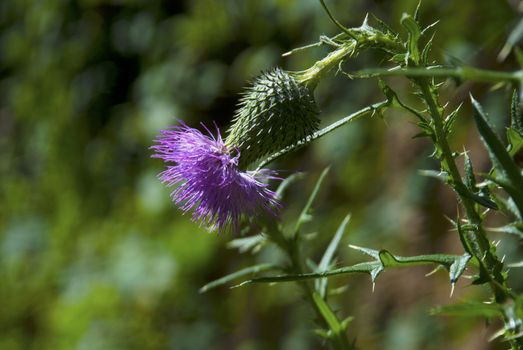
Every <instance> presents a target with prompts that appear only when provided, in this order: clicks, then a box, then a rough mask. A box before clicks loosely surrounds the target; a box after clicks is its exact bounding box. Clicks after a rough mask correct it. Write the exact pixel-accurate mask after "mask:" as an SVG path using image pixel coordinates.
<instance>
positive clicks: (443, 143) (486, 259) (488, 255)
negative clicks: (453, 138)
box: [414, 77, 523, 350]
mask: <svg viewBox="0 0 523 350" xmlns="http://www.w3.org/2000/svg"><path fill="white" fill-rule="evenodd" d="M414 81H415V82H416V84H417V85H418V87H419V88H420V90H421V93H422V95H423V99H424V100H425V102H426V103H427V105H428V107H429V112H430V115H431V117H432V120H433V121H434V131H435V134H436V141H435V142H437V143H438V145H439V147H440V149H441V154H442V157H441V158H442V159H441V161H442V163H443V165H444V166H445V168H446V169H447V171H448V173H449V176H450V178H451V183H450V185H451V186H452V187H453V188H454V190H455V191H456V193H457V195H458V197H459V198H460V200H461V203H462V204H463V207H464V208H465V212H466V214H467V217H468V219H469V221H470V223H471V224H472V225H473V226H474V227H476V228H477V229H475V230H473V231H467V232H466V233H465V235H464V237H463V240H464V242H463V243H464V245H466V246H465V249H466V250H470V252H471V253H472V254H473V255H474V257H475V258H476V259H477V261H478V263H479V265H480V269H481V270H483V271H484V272H485V275H486V276H484V277H486V278H487V279H488V282H489V284H490V287H491V289H492V292H493V293H494V298H495V300H496V303H497V304H500V305H502V304H504V303H505V302H507V301H508V300H509V299H515V296H514V295H513V294H512V292H511V291H510V290H509V289H508V288H507V287H506V283H505V277H503V275H502V270H503V263H502V262H501V261H499V259H498V258H497V256H496V255H495V254H493V253H492V251H491V250H490V242H489V241H488V238H487V236H486V233H485V231H484V230H483V227H482V226H481V221H482V220H481V217H480V215H479V213H478V212H477V210H476V208H475V205H474V203H473V202H472V200H470V199H469V198H467V197H466V196H464V195H462V194H461V193H463V192H462V191H459V189H460V188H464V187H465V185H464V183H463V181H462V179H461V175H460V173H459V171H458V167H457V166H456V163H455V162H454V157H453V156H452V152H451V149H450V146H449V144H448V141H447V138H446V133H445V131H444V127H443V116H442V114H441V112H440V109H439V108H438V103H437V100H436V96H435V95H434V94H433V93H432V91H431V85H430V83H429V81H428V80H427V78H425V77H423V78H418V79H415V80H414ZM503 318H504V321H505V324H509V323H510V322H511V321H510V320H511V317H510V315H507V313H506V312H505V313H504V317H503ZM509 343H510V346H511V348H512V349H514V350H516V349H523V339H522V338H516V339H511V340H510V341H509Z"/></svg>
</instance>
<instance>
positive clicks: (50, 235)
mask: <svg viewBox="0 0 523 350" xmlns="http://www.w3.org/2000/svg"><path fill="white" fill-rule="evenodd" d="M328 3H329V5H330V6H331V8H332V10H333V12H334V14H335V15H336V16H337V18H338V19H339V20H340V21H341V22H342V23H344V24H346V25H347V26H357V25H360V24H361V22H362V21H363V19H364V17H365V15H366V14H367V13H372V14H374V15H376V16H377V17H379V18H381V19H383V20H384V21H386V22H387V23H389V24H390V25H391V27H392V28H394V29H396V30H398V31H401V28H400V25H399V20H400V18H401V14H402V13H403V12H412V11H413V10H414V8H415V6H416V3H417V1H413V0H408V1H407V0H404V1H399V0H398V1H377V0H375V1H364V0H338V1H335V0H332V1H328ZM516 7H517V6H516V4H514V3H509V2H508V1H504V0H488V1H475V0H462V1H452V0H446V1H436V0H433V1H430V0H425V1H423V4H422V7H421V21H422V23H423V24H424V25H429V24H431V23H433V22H435V21H437V20H440V22H439V24H437V26H436V27H435V28H436V37H435V39H434V50H433V57H434V59H436V60H437V61H438V62H445V61H448V60H461V61H464V62H467V63H470V64H473V65H476V66H479V67H483V68H490V69H502V70H503V69H505V70H508V69H515V68H516V67H517V66H516V64H515V63H514V58H513V57H512V56H509V57H508V58H507V59H506V60H505V61H504V62H499V61H497V60H496V58H497V55H498V53H499V51H500V50H501V48H502V47H503V44H504V42H505V40H506V38H507V36H508V35H509V33H510V32H511V31H512V30H513V28H514V27H515V26H516V24H517V22H518V18H519V17H520V15H519V13H518V12H517V8H516ZM336 32H337V29H336V28H335V27H334V25H332V23H331V22H329V20H328V18H327V16H326V15H325V14H324V12H323V11H322V9H321V6H320V5H319V2H318V1H315V0H263V1H262V0H192V1H189V0H186V1H182V0H170V1H145V0H112V1H111V0H108V1H105V0H81V1H67V0H39V1H19V0H3V1H1V2H0V349H8V350H11V349H12V350H17V349H53V350H60V349H78V350H97V349H107V350H113V349H114V350H116V349H141V350H147V349H173V350H188V349H241V350H258V349H260V350H261V349H318V348H321V347H322V346H323V345H322V344H321V343H320V342H318V341H317V339H316V338H315V336H314V335H313V333H312V332H311V329H312V328H313V327H314V324H313V322H312V320H311V318H312V317H313V314H312V312H311V310H310V309H309V308H308V307H307V305H305V303H303V302H302V300H301V299H300V294H299V290H298V288H295V287H294V286H293V285H292V284H285V285H276V286H268V285H254V286H248V287H242V288H236V289H232V290H231V289H228V288H227V287H222V288H219V289H216V290H212V291H210V292H208V293H205V294H199V293H198V289H199V287H201V286H202V285H204V284H205V283H207V282H209V281H211V280H212V279H215V278H217V277H219V276H221V275H224V274H227V273H230V272H233V271H234V270H237V269H239V268H241V267H244V266H247V265H248V264H252V263H254V262H256V261H268V260H270V259H272V258H274V257H273V255H274V254H277V252H275V251H273V250H270V249H269V250H267V251H266V252H264V253H263V254H261V255H256V256H253V255H250V254H239V253H238V252H237V251H234V250H231V249H227V247H226V244H227V242H228V241H230V240H231V239H232V238H233V237H232V236H231V235H230V234H210V233H208V232H206V231H205V229H203V228H200V227H198V225H196V224H194V223H192V222H191V221H190V220H189V217H188V216H182V215H181V213H180V211H179V210H178V209H177V208H175V206H174V205H173V204H172V203H171V202H170V199H169V190H168V189H166V188H165V187H164V186H163V185H162V184H161V183H160V182H159V181H158V179H157V178H156V174H157V173H158V172H160V171H161V170H162V169H163V166H164V165H163V164H162V163H161V161H160V160H157V159H151V158H150V155H151V153H152V152H151V150H150V149H149V147H150V146H151V144H152V140H153V138H154V137H155V135H156V133H157V131H158V130H159V129H161V128H165V127H167V126H169V125H172V124H174V123H175V120H176V118H179V119H183V120H184V121H185V122H187V123H188V124H189V125H191V126H198V123H199V122H202V121H203V122H205V123H206V124H207V125H210V123H212V121H216V122H217V123H218V125H219V126H220V127H221V128H222V129H225V128H226V127H227V126H228V123H229V122H230V121H231V118H232V116H233V113H234V110H235V104H236V102H237V100H238V97H239V95H238V94H239V93H240V92H241V91H242V90H243V89H244V87H245V86H246V84H247V81H249V80H250V79H252V78H253V77H255V76H256V75H257V74H259V72H261V71H263V70H267V69H269V68H271V67H274V66H277V65H278V66H282V67H284V68H286V69H291V70H301V69H305V68H307V67H309V66H311V65H312V64H313V63H314V62H315V60H316V59H319V58H321V57H323V56H324V55H325V54H326V53H327V51H326V49H325V48H314V49H311V50H308V51H303V52H301V53H298V54H295V55H292V56H290V57H282V56H281V55H282V54H283V53H285V52H286V51H288V50H290V49H292V48H295V47H297V46H301V45H305V44H308V43H311V42H314V41H316V40H317V39H318V38H319V36H320V35H322V34H326V35H333V34H335V33H336ZM402 34H403V35H404V34H405V33H403V32H402ZM382 58H383V56H382V55H381V54H380V53H379V52H368V53H366V54H364V55H363V56H361V57H359V58H356V59H354V60H349V61H348V62H347V63H346V64H345V65H344V69H345V70H347V71H353V70H357V69H361V68H371V67H377V66H378V65H380V64H382V63H383V62H382ZM389 82H390V84H391V85H392V86H394V87H395V88H396V90H398V91H399V92H400V93H401V95H402V96H403V98H404V99H406V100H408V101H413V103H416V102H415V97H413V96H411V95H410V94H409V91H410V90H409V84H408V83H407V82H406V81H405V80H404V79H390V80H389ZM469 91H472V92H473V93H474V95H475V96H476V97H477V98H479V99H480V100H481V101H482V102H483V104H484V105H485V106H486V108H487V110H488V111H489V112H490V114H491V116H492V118H493V120H494V121H495V122H496V124H497V125H498V126H499V128H500V130H502V128H503V126H504V125H505V124H506V123H507V118H508V113H507V110H508V99H509V98H508V96H509V95H510V94H507V91H504V90H493V89H491V87H489V86H486V85H481V84H469V83H466V84H463V85H460V86H456V85H455V84H454V83H452V82H449V83H447V84H445V86H444V92H443V94H442V96H443V97H444V98H445V99H447V100H449V101H450V105H451V106H457V105H458V104H459V103H461V102H462V101H464V100H467V98H468V93H469ZM316 97H317V100H318V103H319V105H320V108H321V110H322V114H321V119H322V125H326V124H328V123H329V122H332V121H335V120H337V119H339V118H340V117H342V116H345V115H347V114H350V113H352V112H354V111H356V110H357V109H359V108H361V107H364V106H366V105H368V104H370V103H373V102H377V101H380V100H382V99H383V96H382V95H381V92H380V90H379V89H378V88H377V84H376V81H375V80H348V79H347V78H345V77H343V76H342V75H338V76H337V77H333V78H328V79H325V80H324V81H323V82H321V84H320V85H319V87H318V89H317V90H316ZM469 111H470V108H469V106H468V105H467V103H465V105H464V107H463V109H462V113H461V114H460V118H459V119H458V122H457V126H456V130H455V133H454V134H453V139H452V143H453V147H454V148H455V149H456V150H458V151H460V150H462V149H463V145H464V144H466V145H467V147H468V148H470V149H471V157H472V160H473V161H474V163H475V165H476V167H477V168H478V169H484V170H485V169H488V158H487V157H486V155H485V153H484V150H483V148H482V146H481V143H480V141H479V140H478V137H477V134H476V132H475V130H474V128H473V127H472V125H471V124H470V122H471V118H470V113H469ZM413 122H414V119H413V118H412V117H411V116H409V115H406V114H405V113H404V112H402V111H399V110H396V111H392V110H391V111H389V112H387V113H386V115H385V118H384V119H381V118H378V117H374V118H364V119H363V120H360V121H358V122H357V123H354V124H351V125H349V126H347V127H344V128H343V129H340V130H338V131H336V132H335V133H333V134H330V135H329V136H327V137H325V138H324V139H322V140H320V141H318V142H316V143H314V144H313V145H312V146H309V147H307V148H305V149H303V150H301V151H299V152H297V153H295V154H293V155H290V156H287V157H285V158H284V159H282V160H281V161H279V162H278V163H276V164H274V165H273V167H274V168H276V169H281V170H282V173H281V174H282V175H283V176H286V175H287V174H291V173H292V172H295V171H303V172H305V173H306V174H305V177H304V179H302V180H301V181H299V182H297V183H295V184H294V185H293V186H292V187H291V188H290V190H289V193H288V196H287V197H286V199H285V202H284V205H285V208H286V209H285V214H284V218H285V219H288V218H292V217H294V216H295V215H296V213H297V212H298V211H299V209H300V208H301V206H302V205H303V204H304V201H305V200H306V196H307V194H308V193H309V192H310V191H311V190H312V187H313V185H314V182H315V181H316V179H317V177H318V176H319V174H320V172H321V171H322V170H323V169H324V168H325V167H327V166H331V171H330V173H329V176H328V178H327V181H326V185H325V186H324V187H323V189H322V191H321V193H320V197H319V200H318V202H317V205H316V208H315V212H314V214H315V218H314V221H312V222H311V223H310V224H308V226H307V227H306V231H307V232H317V233H318V237H317V239H316V240H315V241H314V244H313V245H312V246H313V247H315V249H314V250H311V251H310V252H309V253H310V254H311V257H312V258H315V259H318V258H319V257H321V255H320V254H321V251H322V250H323V249H324V247H325V245H326V244H327V242H328V240H329V238H330V237H331V236H332V235H333V234H334V232H335V230H336V228H337V226H338V225H339V223H340V222H341V220H342V219H343V217H344V216H345V215H346V213H348V212H351V213H352V218H353V220H352V222H351V224H350V226H349V234H348V235H347V237H346V242H344V243H343V245H342V249H341V253H342V254H341V256H340V262H341V263H343V264H347V263H349V262H358V261H364V260H365V259H366V258H365V257H364V256H362V255H360V254H359V253H357V252H354V251H352V250H350V249H349V248H348V246H347V245H348V243H351V244H356V245H360V246H366V247H372V248H376V249H379V248H387V249H389V250H391V251H392V252H394V253H397V254H401V255H414V254H423V253H436V252H448V253H461V252H462V251H461V246H460V244H459V241H458V237H457V234H456V233H455V232H452V231H449V229H450V224H449V222H448V221H447V220H446V218H445V215H447V216H449V217H455V215H456V201H455V199H454V194H453V193H452V192H451V191H450V190H449V189H447V188H445V187H444V186H443V185H441V184H439V183H438V182H437V181H436V180H433V179H430V178H426V177H422V176H420V174H419V173H418V170H419V169H436V168H437V163H436V162H435V160H433V159H431V158H429V157H428V156H429V155H430V153H431V152H432V149H431V146H430V145H429V144H428V143H427V141H426V140H423V139H422V140H420V139H412V136H414V135H415V134H416V133H417V128H416V126H415V124H414V123H413ZM316 248H317V249H316ZM499 249H500V251H501V254H500V255H503V254H507V256H508V257H510V260H511V261H515V260H516V259H517V255H518V251H519V254H521V249H520V247H519V244H518V242H517V241H515V240H510V238H508V239H507V238H504V241H503V243H502V244H501V245H500V247H499ZM429 271H430V269H428V268H413V269H402V270H397V271H390V272H389V271H387V272H386V273H384V274H383V275H382V276H381V277H380V279H379V280H378V281H377V284H376V286H375V291H374V292H372V284H371V281H370V278H369V277H368V276H351V277H346V276H345V277H337V278H335V279H333V283H334V284H335V285H337V286H340V287H341V286H345V285H346V286H347V287H348V290H347V291H346V292H344V293H342V294H341V295H339V296H338V297H335V298H333V299H332V300H333V303H334V305H335V308H336V309H337V310H339V311H340V313H341V314H342V315H345V316H347V315H351V314H352V315H354V316H355V320H354V321H353V323H352V324H351V326H349V330H348V332H349V334H350V335H351V337H356V338H357V344H358V345H359V347H360V348H361V349H391V350H392V349H403V350H414V349H442V348H445V349H498V348H499V349H503V348H504V347H503V345H502V344H495V343H488V342H487V339H488V338H489V337H490V336H491V335H492V334H493V333H494V332H495V331H496V330H497V328H498V327H500V326H501V325H498V324H493V325H486V324H485V323H484V322H483V321H482V320H476V319H466V320H463V319H450V318H445V317H440V316H430V315H429V310H430V308H431V307H434V306H437V305H445V304H449V303H452V302H457V301H458V300H460V299H461V298H463V297H465V296H467V297H474V298H476V299H477V300H481V298H482V290H483V287H469V286H468V285H469V283H470V282H469V281H467V280H464V281H460V283H458V285H457V286H456V291H455V294H454V296H453V297H452V298H451V299H450V298H449V293H450V285H449V283H448V276H447V275H446V274H445V273H436V274H435V275H433V276H430V277H424V275H425V274H426V273H428V272H429ZM512 281H513V282H514V283H515V285H513V287H514V288H516V289H517V288H521V287H523V276H521V277H520V278H519V279H518V277H517V275H516V276H515V277H513V278H512ZM485 295H486V294H485Z"/></svg>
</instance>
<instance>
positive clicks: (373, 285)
mask: <svg viewBox="0 0 523 350" xmlns="http://www.w3.org/2000/svg"><path fill="white" fill-rule="evenodd" d="M375 287H376V283H375V282H374V281H372V293H374V288H375Z"/></svg>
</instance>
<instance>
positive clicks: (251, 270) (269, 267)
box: [199, 264, 281, 293]
mask: <svg viewBox="0 0 523 350" xmlns="http://www.w3.org/2000/svg"><path fill="white" fill-rule="evenodd" d="M280 269H281V268H280V267H278V266H277V265H273V264H259V265H254V266H250V267H246V268H244V269H241V270H239V271H236V272H233V273H231V274H229V275H226V276H223V277H221V278H218V279H217V280H214V281H212V282H210V283H207V284H206V285H205V286H203V287H201V288H200V290H199V292H200V293H205V292H207V291H209V290H211V289H213V288H216V287H219V286H222V285H224V284H226V283H229V282H230V281H232V280H235V279H237V278H240V277H244V276H247V275H251V274H255V273H259V272H263V271H274V270H280Z"/></svg>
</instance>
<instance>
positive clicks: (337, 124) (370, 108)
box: [256, 101, 390, 170]
mask: <svg viewBox="0 0 523 350" xmlns="http://www.w3.org/2000/svg"><path fill="white" fill-rule="evenodd" d="M388 105H390V101H381V102H378V103H375V104H372V105H370V106H367V107H365V108H362V109H360V110H359V111H357V112H354V113H352V114H350V115H348V116H346V117H345V118H342V119H340V120H338V121H336V122H334V123H332V124H330V125H329V126H327V127H325V128H323V129H321V130H318V131H316V132H315V133H313V134H312V135H309V136H307V137H305V138H303V139H301V140H300V141H298V142H296V143H295V144H293V145H290V146H287V147H285V148H283V149H282V150H280V151H278V152H276V153H274V154H272V155H270V156H269V157H267V158H266V159H264V160H263V161H261V163H260V164H259V165H258V167H257V168H256V170H260V169H261V168H264V167H265V166H267V165H268V164H269V163H271V162H273V161H275V160H277V159H279V158H281V157H283V156H284V155H286V154H288V153H291V152H294V151H296V150H298V149H300V148H302V147H304V146H306V145H308V144H309V143H311V142H312V141H314V140H316V139H319V138H320V137H323V136H325V135H327V134H329V133H331V132H333V131H334V130H336V129H338V128H339V127H342V126H343V125H345V124H348V123H350V122H353V121H355V120H357V119H359V118H361V117H363V116H365V115H366V114H368V113H370V112H376V111H378V110H380V109H382V108H384V107H386V106H388Z"/></svg>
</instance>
